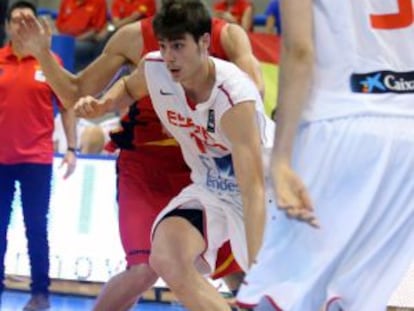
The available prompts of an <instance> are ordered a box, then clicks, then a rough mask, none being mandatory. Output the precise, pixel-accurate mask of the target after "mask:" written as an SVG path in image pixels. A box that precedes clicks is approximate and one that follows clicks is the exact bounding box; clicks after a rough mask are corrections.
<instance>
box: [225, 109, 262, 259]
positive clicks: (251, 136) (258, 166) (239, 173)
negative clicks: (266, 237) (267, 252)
mask: <svg viewBox="0 0 414 311" xmlns="http://www.w3.org/2000/svg"><path fill="white" fill-rule="evenodd" d="M256 118H257V115H256V108H255V103H254V102H243V103H240V104H237V105H235V106H234V107H233V108H232V109H229V110H228V111H227V112H226V113H225V114H224V115H223V117H222V119H221V127H222V129H223V131H224V133H225V135H226V137H227V138H228V139H229V141H230V142H231V144H232V158H233V165H234V170H235V174H236V178H237V182H238V185H239V188H240V192H241V197H242V202H243V210H244V220H245V226H246V235H247V246H248V255H249V265H251V264H252V263H253V261H254V259H255V258H256V255H257V253H258V251H259V248H260V246H261V244H262V238H263V228H264V224H265V181H264V172H263V162H262V146H261V142H260V133H259V128H258V124H257V119H256Z"/></svg>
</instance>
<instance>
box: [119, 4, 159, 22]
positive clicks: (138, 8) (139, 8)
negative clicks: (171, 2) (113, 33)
mask: <svg viewBox="0 0 414 311" xmlns="http://www.w3.org/2000/svg"><path fill="white" fill-rule="evenodd" d="M156 10H157V8H156V4H155V1H154V0H113V3H112V18H119V19H122V18H125V17H128V16H130V15H131V14H132V13H135V12H137V13H140V14H141V15H142V16H143V17H149V16H153V15H154V14H155V12H156Z"/></svg>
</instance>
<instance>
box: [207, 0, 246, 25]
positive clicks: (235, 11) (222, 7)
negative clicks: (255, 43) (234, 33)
mask: <svg viewBox="0 0 414 311" xmlns="http://www.w3.org/2000/svg"><path fill="white" fill-rule="evenodd" d="M251 5H252V4H251V3H250V1H246V0H235V1H234V3H233V4H229V3H228V2H227V1H226V0H223V1H218V2H216V3H215V4H214V6H213V9H214V11H216V12H230V13H231V15H233V16H234V18H235V19H236V20H237V23H238V24H239V25H240V24H241V22H242V17H243V14H244V11H246V9H248V8H249V7H251Z"/></svg>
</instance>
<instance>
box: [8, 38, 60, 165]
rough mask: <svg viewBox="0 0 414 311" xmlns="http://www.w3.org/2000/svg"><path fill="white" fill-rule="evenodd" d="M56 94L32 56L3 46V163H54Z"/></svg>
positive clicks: (9, 46)
mask: <svg viewBox="0 0 414 311" xmlns="http://www.w3.org/2000/svg"><path fill="white" fill-rule="evenodd" d="M53 96H54V94H53V92H52V89H51V88H50V86H49V84H47V82H46V78H45V76H44V75H43V72H42V70H41V68H40V66H39V63H38V62H37V60H36V59H35V58H33V57H31V56H28V57H23V58H22V59H18V58H17V56H16V55H15V54H14V53H13V49H12V47H11V45H6V46H5V47H3V48H1V49H0V163H1V164H18V163H41V164H49V163H52V159H53V143H52V135H53V127H54V122H53V121H54V120H53V104H52V98H53Z"/></svg>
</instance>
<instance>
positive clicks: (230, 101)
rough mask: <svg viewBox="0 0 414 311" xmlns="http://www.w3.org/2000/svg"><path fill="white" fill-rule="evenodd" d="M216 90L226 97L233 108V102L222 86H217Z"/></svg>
mask: <svg viewBox="0 0 414 311" xmlns="http://www.w3.org/2000/svg"><path fill="white" fill-rule="evenodd" d="M218 88H219V90H221V91H222V92H223V93H224V94H225V95H226V96H227V99H228V100H229V103H230V105H231V106H234V102H233V100H232V99H231V97H230V94H229V92H228V91H227V90H226V89H225V88H224V86H223V84H222V85H219V86H218Z"/></svg>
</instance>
